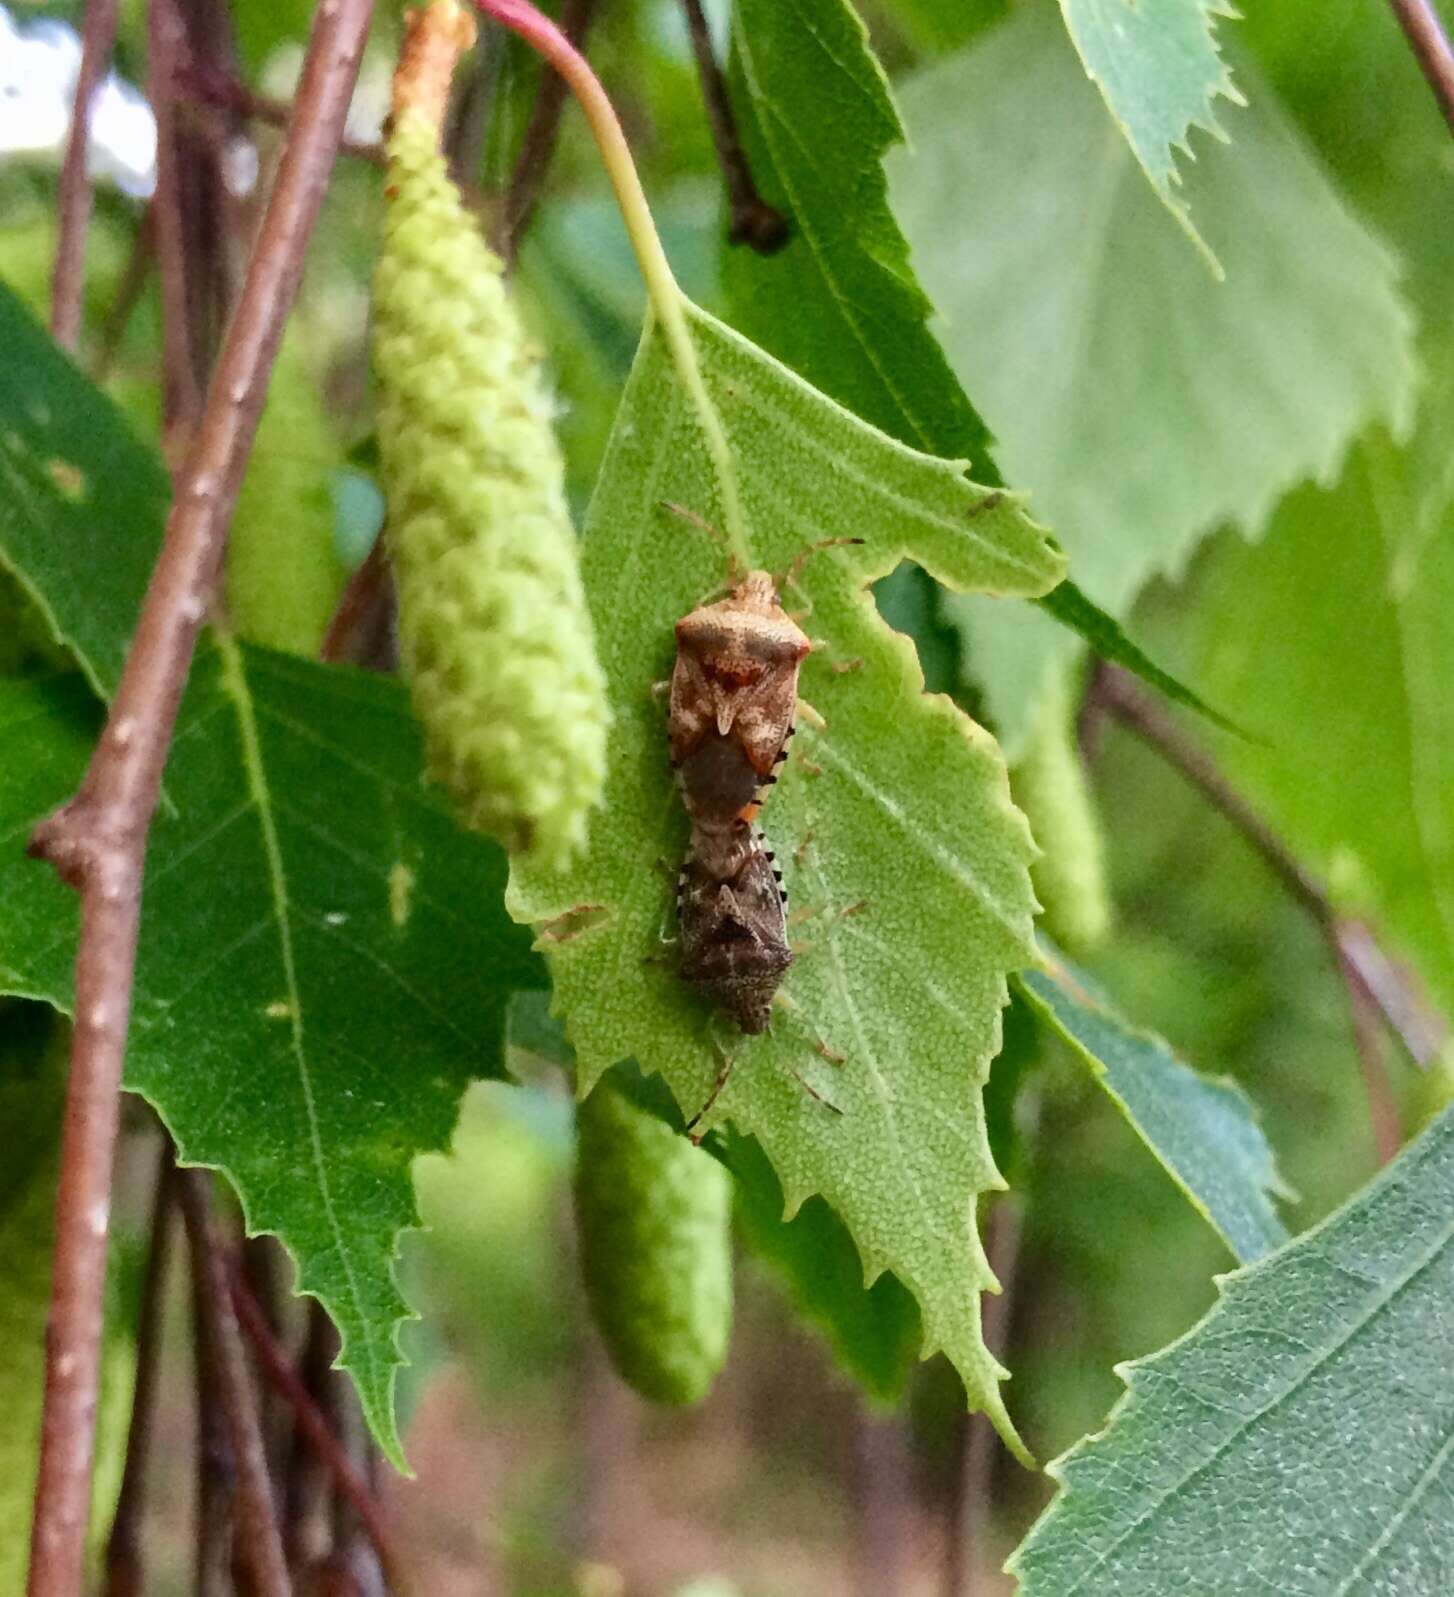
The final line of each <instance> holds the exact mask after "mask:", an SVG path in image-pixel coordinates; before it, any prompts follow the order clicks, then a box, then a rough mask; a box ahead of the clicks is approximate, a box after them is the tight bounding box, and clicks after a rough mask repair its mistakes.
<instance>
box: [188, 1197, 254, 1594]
mask: <svg viewBox="0 0 1454 1597" xmlns="http://www.w3.org/2000/svg"><path fill="white" fill-rule="evenodd" d="M181 1180H182V1177H181V1176H180V1174H179V1175H178V1182H179V1184H180V1182H181ZM189 1254H190V1264H191V1272H192V1395H193V1399H194V1402H195V1404H196V1410H197V1429H196V1437H195V1441H194V1444H193V1471H194V1482H195V1484H194V1487H193V1493H192V1597H232V1570H233V1551H234V1548H233V1509H234V1499H235V1497H236V1489H235V1487H236V1472H235V1470H234V1469H233V1463H232V1440H231V1438H230V1437H229V1435H228V1430H227V1415H226V1412H225V1407H224V1404H222V1403H221V1402H219V1401H218V1397H219V1393H220V1390H221V1385H222V1376H221V1373H220V1367H221V1358H220V1355H219V1352H218V1346H217V1335H216V1329H215V1326H216V1317H215V1315H213V1314H211V1313H210V1312H209V1304H208V1298H209V1296H210V1295H211V1291H212V1285H211V1279H210V1277H209V1275H208V1270H207V1259H206V1250H205V1249H203V1248H199V1247H196V1246H193V1247H191V1248H190V1249H189ZM239 1542H240V1538H239ZM237 1551H238V1552H239V1553H240V1552H241V1551H242V1548H241V1545H239V1546H238V1548H237Z"/></svg>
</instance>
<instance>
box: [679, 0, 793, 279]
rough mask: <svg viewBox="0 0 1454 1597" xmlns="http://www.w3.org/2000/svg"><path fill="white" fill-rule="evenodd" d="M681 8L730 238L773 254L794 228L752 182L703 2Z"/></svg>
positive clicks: (689, 1) (692, 0) (687, 1)
mask: <svg viewBox="0 0 1454 1597" xmlns="http://www.w3.org/2000/svg"><path fill="white" fill-rule="evenodd" d="M682 9H683V10H684V11H685V12H686V14H687V30H688V31H689V32H690V34H691V36H692V52H693V54H694V55H695V56H696V58H697V77H698V79H699V80H700V82H701V85H702V103H703V104H704V105H705V106H706V108H707V121H708V123H709V125H710V126H711V129H712V148H713V149H714V150H715V151H716V152H717V165H718V167H719V168H720V169H721V172H722V182H723V184H724V185H725V187H726V189H727V206H728V218H727V242H728V243H729V244H746V245H747V246H748V247H749V248H750V249H754V250H756V251H757V253H758V254H759V255H775V254H776V253H777V252H778V251H779V250H780V249H781V248H782V247H783V245H784V244H786V243H787V241H788V239H789V238H790V237H791V236H792V228H791V227H790V226H789V224H788V219H787V217H785V216H784V215H783V213H782V212H781V211H779V210H778V209H777V208H776V207H775V206H772V205H769V204H768V203H767V201H766V200H765V199H763V197H762V196H761V195H760V194H759V193H758V192H757V184H756V183H755V182H753V179H752V167H751V166H750V165H749V164H748V160H747V153H746V151H745V150H744V149H743V148H742V139H741V136H740V135H739V134H738V131H737V118H736V117H735V116H734V115H733V114H732V101H731V99H730V98H729V96H728V93H727V80H726V79H725V78H724V77H723V76H722V68H721V67H720V66H718V64H717V57H716V54H715V53H714V52H713V50H712V34H711V30H710V29H709V28H708V27H707V18H706V15H705V13H704V12H703V10H702V0H682Z"/></svg>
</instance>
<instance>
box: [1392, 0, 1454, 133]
mask: <svg viewBox="0 0 1454 1597" xmlns="http://www.w3.org/2000/svg"><path fill="white" fill-rule="evenodd" d="M1388 3H1389V4H1390V5H1391V6H1392V7H1393V14H1394V16H1396V17H1397V18H1398V25H1399V27H1401V28H1402V29H1403V30H1404V37H1405V38H1406V39H1407V40H1408V41H1409V48H1410V49H1411V50H1412V51H1413V52H1414V56H1415V58H1416V59H1417V60H1418V63H1419V66H1420V68H1421V69H1422V71H1423V74H1424V77H1425V78H1426V79H1427V80H1428V84H1429V87H1430V88H1431V89H1432V90H1433V91H1434V98H1435V99H1436V100H1437V101H1438V102H1439V109H1440V110H1441V111H1442V112H1443V113H1444V120H1445V121H1446V122H1447V123H1448V124H1449V131H1450V132H1451V133H1454V50H1451V49H1450V47H1449V36H1448V34H1446V33H1445V32H1444V26H1443V24H1442V23H1441V22H1440V21H1439V13H1438V12H1437V11H1435V10H1434V7H1433V5H1432V4H1431V0H1388Z"/></svg>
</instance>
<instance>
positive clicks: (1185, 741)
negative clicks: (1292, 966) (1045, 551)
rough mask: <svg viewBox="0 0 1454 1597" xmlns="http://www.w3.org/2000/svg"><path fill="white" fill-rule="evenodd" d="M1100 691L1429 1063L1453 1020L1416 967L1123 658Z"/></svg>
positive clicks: (1099, 682) (1418, 1058) (1102, 678)
mask: <svg viewBox="0 0 1454 1597" xmlns="http://www.w3.org/2000/svg"><path fill="white" fill-rule="evenodd" d="M1095 692H1096V694H1097V695H1098V696H1099V697H1100V698H1101V700H1102V701H1103V702H1104V704H1105V706H1106V708H1107V709H1108V710H1109V711H1110V713H1111V714H1112V715H1113V716H1115V718H1116V719H1117V720H1118V721H1120V722H1121V723H1122V724H1123V725H1124V726H1126V727H1127V728H1129V730H1131V731H1132V732H1134V733H1135V734H1136V735H1137V737H1139V738H1141V740H1142V741H1143V742H1145V743H1146V744H1148V745H1149V746H1150V747H1151V748H1153V749H1155V751H1156V752H1157V753H1158V754H1159V755H1160V756H1161V757H1162V759H1164V760H1165V761H1166V762H1167V764H1168V765H1170V766H1172V767H1173V768H1174V769H1175V770H1177V771H1179V772H1180V773H1181V775H1182V776H1183V777H1185V778H1186V780H1187V781H1188V782H1190V783H1191V785H1192V786H1193V787H1195V788H1196V789H1197V790H1198V791H1199V792H1200V793H1201V794H1202V796H1203V797H1204V798H1206V799H1207V800H1208V802H1209V803H1210V804H1211V805H1212V806H1213V808H1215V809H1217V810H1219V811H1220V812H1221V813H1222V814H1223V815H1225V816H1226V818H1227V819H1228V820H1229V821H1230V822H1231V823H1232V825H1233V826H1235V827H1236V828H1237V830H1238V831H1239V832H1241V834H1242V835H1243V837H1245V838H1246V839H1247V841H1248V842H1249V843H1250V844H1251V845H1252V846H1253V848H1255V849H1256V850H1257V852H1258V853H1259V854H1260V855H1261V856H1262V858H1263V859H1264V860H1265V861H1266V863H1267V865H1268V866H1269V868H1270V869H1271V870H1272V872H1273V874H1274V875H1275V876H1276V877H1277V878H1278V880H1279V881H1280V882H1281V883H1282V884H1283V886H1284V888H1286V890H1287V891H1288V892H1289V893H1290V894H1291V895H1292V897H1293V898H1294V899H1296V901H1297V902H1298V903H1299V904H1301V905H1302V906H1303V908H1304V909H1305V910H1306V911H1307V912H1308V914H1309V915H1310V916H1312V918H1313V920H1314V921H1315V922H1316V923H1317V925H1318V927H1319V929H1320V930H1321V931H1322V933H1323V935H1324V936H1325V937H1327V939H1328V941H1329V944H1330V946H1331V947H1332V950H1333V953H1334V955H1335V956H1336V958H1337V960H1338V964H1339V968H1340V969H1341V970H1343V971H1344V972H1345V973H1346V974H1348V975H1349V976H1350V978H1351V979H1356V980H1357V982H1358V984H1359V986H1360V988H1361V990H1362V991H1363V992H1365V993H1366V994H1367V996H1368V998H1369V1000H1370V1001H1371V1002H1372V1003H1373V1004H1374V1005H1375V1006H1376V1007H1377V1009H1378V1011H1379V1013H1380V1014H1381V1015H1382V1016H1383V1019H1384V1021H1385V1023H1386V1024H1387V1025H1388V1026H1389V1027H1390V1029H1391V1030H1392V1031H1393V1032H1394V1034H1395V1035H1396V1036H1397V1037H1398V1038H1399V1039H1400V1040H1401V1041H1402V1043H1403V1045H1404V1047H1405V1048H1406V1049H1407V1050H1408V1052H1409V1055H1410V1057H1411V1058H1412V1059H1413V1060H1414V1061H1415V1063H1416V1064H1419V1065H1421V1066H1424V1067H1427V1066H1428V1065H1429V1064H1430V1063H1431V1062H1432V1060H1433V1059H1434V1057H1435V1055H1437V1054H1438V1052H1439V1050H1440V1049H1441V1048H1442V1047H1443V1045H1444V1039H1445V1037H1446V1036H1447V1035H1448V1028H1447V1026H1446V1025H1445V1023H1444V1021H1443V1019H1442V1018H1441V1017H1440V1016H1438V1015H1436V1014H1435V1013H1433V1011H1432V1010H1431V1009H1430V1007H1429V1005H1428V1003H1427V1001H1426V1000H1425V998H1424V997H1423V994H1422V993H1421V991H1420V990H1419V987H1418V984H1417V983H1416V981H1415V979H1414V977H1413V975H1412V973H1411V972H1409V971H1407V970H1404V969H1403V968H1402V967H1401V966H1400V965H1398V964H1397V963H1395V962H1394V961H1393V960H1391V959H1390V958H1389V957H1388V956H1387V955H1386V954H1385V953H1384V952H1383V950H1382V949H1381V948H1380V947H1379V946H1378V943H1377V941H1376V940H1375V939H1374V937H1373V935H1372V933H1371V932H1370V931H1369V930H1368V928H1367V927H1366V926H1364V925H1363V924H1362V923H1361V922H1359V921H1354V920H1351V919H1349V918H1347V917H1344V916H1342V915H1341V914H1340V913H1339V911H1338V909H1337V906H1336V905H1335V904H1334V903H1333V900H1332V899H1331V898H1330V897H1329V895H1328V891H1327V889H1326V887H1325V886H1324V885H1323V883H1322V882H1321V881H1320V880H1319V879H1318V877H1317V876H1316V875H1315V874H1314V873H1313V872H1312V871H1310V870H1309V869H1308V868H1307V867H1306V866H1305V865H1304V864H1303V863H1302V861H1301V860H1299V859H1298V857H1297V856H1296V855H1295V854H1294V853H1293V852H1292V850H1291V849H1289V848H1288V846H1287V844H1286V843H1284V842H1283V840H1282V839H1281V838H1280V837H1279V836H1278V835H1277V833H1276V832H1275V831H1274V830H1273V828H1272V827H1270V826H1269V825H1268V824H1267V822H1266V821H1265V820H1264V819H1263V818H1262V816H1261V815H1259V814H1258V813H1257V811H1256V810H1255V809H1254V808H1253V806H1252V805H1251V804H1249V803H1248V801H1247V800H1246V799H1245V798H1244V797H1243V796H1242V794H1241V793H1239V792H1238V791H1237V789H1236V788H1235V787H1233V786H1232V784H1231V783H1230V782H1229V781H1228V780H1227V778H1226V776H1225V775H1224V774H1223V773H1222V771H1221V769H1220V767H1219V766H1218V765H1217V763H1216V761H1215V760H1214V759H1213V758H1212V757H1211V755H1210V754H1209V753H1208V752H1207V751H1206V750H1205V749H1204V748H1202V747H1201V745H1200V744H1197V743H1195V742H1193V741H1192V740H1191V739H1190V738H1188V737H1187V736H1186V734H1185V733H1183V732H1182V730H1181V728H1180V727H1179V726H1177V724H1176V722H1175V721H1173V720H1172V718H1171V715H1170V714H1169V712H1168V711H1167V709H1166V707H1165V706H1164V705H1163V704H1162V703H1161V702H1160V700H1159V699H1156V698H1155V697H1153V695H1152V694H1150V693H1148V692H1147V691H1146V690H1145V689H1144V688H1143V687H1142V686H1141V685H1140V683H1138V682H1137V681H1136V679H1135V678H1134V677H1133V676H1131V675H1130V674H1129V673H1128V672H1126V671H1123V670H1121V669H1120V667H1118V666H1109V665H1108V666H1105V667H1103V668H1102V669H1101V670H1100V671H1099V672H1098V673H1097V676H1096V682H1095Z"/></svg>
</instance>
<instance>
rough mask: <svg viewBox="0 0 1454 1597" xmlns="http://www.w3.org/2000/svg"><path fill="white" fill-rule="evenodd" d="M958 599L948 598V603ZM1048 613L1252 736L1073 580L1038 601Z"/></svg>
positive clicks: (1221, 722) (1102, 651) (1217, 720)
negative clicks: (1143, 646) (1177, 675)
mask: <svg viewBox="0 0 1454 1597" xmlns="http://www.w3.org/2000/svg"><path fill="white" fill-rule="evenodd" d="M957 602H958V600H957V598H956V599H951V600H946V605H948V604H955V603H957ZM1035 603H1036V604H1038V605H1039V606H1040V608H1041V609H1042V610H1044V611H1045V612H1046V614H1047V615H1052V616H1054V617H1055V619H1056V620H1057V621H1058V622H1060V624H1061V625H1062V626H1065V627H1069V628H1070V630H1071V631H1072V632H1075V633H1078V634H1079V635H1080V636H1081V637H1082V638H1084V639H1085V641H1086V642H1087V643H1088V644H1090V646H1091V648H1092V649H1094V650H1095V652H1096V653H1097V654H1098V655H1100V657H1101V658H1102V659H1103V660H1109V661H1110V662H1111V664H1112V665H1119V666H1122V667H1124V668H1125V669H1126V670H1127V671H1130V672H1131V673H1132V675H1134V676H1138V677H1140V678H1141V680H1142V681H1143V682H1146V683H1149V684H1150V685H1151V686H1152V687H1153V688H1156V689H1157V690H1158V691H1159V692H1161V693H1164V694H1165V695H1166V697H1167V698H1168V699H1170V700H1171V701H1172V703H1173V704H1184V705H1185V706H1186V707H1187V709H1189V710H1195V711H1196V713H1197V714H1198V715H1201V716H1205V717H1206V719H1207V720H1208V721H1210V722H1211V723H1212V725H1213V726H1219V727H1221V728H1222V730H1223V731H1224V732H1232V733H1235V734H1236V735H1237V736H1238V737H1242V738H1245V737H1247V736H1249V734H1248V733H1246V732H1244V731H1243V730H1242V728H1241V727H1239V726H1238V725H1237V723H1236V722H1235V721H1232V720H1229V719H1228V718H1227V717H1226V716H1225V715H1223V714H1222V713H1221V711H1220V710H1214V709H1213V708H1212V707H1211V705H1210V704H1208V703H1207V701H1206V700H1205V699H1203V698H1202V697H1201V695H1200V694H1198V693H1194V692H1193V691H1192V689H1191V688H1189V687H1187V686H1186V684H1185V683H1183V682H1178V681H1177V679H1176V678H1175V677H1174V676H1172V675H1171V673H1170V672H1169V671H1163V670H1162V669H1161V667H1160V666H1159V665H1157V663H1156V662H1155V661H1154V660H1153V659H1151V657H1150V656H1149V655H1148V654H1146V653H1145V651H1144V650H1142V649H1141V648H1140V647H1138V645H1136V644H1135V643H1133V642H1132V641H1131V639H1130V638H1128V637H1127V636H1126V632H1125V629H1124V628H1123V627H1122V626H1121V625H1120V623H1119V622H1118V621H1117V620H1116V619H1115V617H1114V616H1109V615H1107V614H1106V612H1105V611H1104V610H1102V609H1101V608H1100V607H1099V606H1098V605H1094V604H1092V603H1091V601H1090V600H1089V599H1087V598H1086V596H1085V595H1084V594H1083V593H1082V592H1081V591H1080V589H1079V588H1077V587H1076V585H1075V584H1074V583H1073V582H1070V581H1066V582H1062V583H1061V584H1060V585H1059V586H1058V587H1055V588H1052V589H1051V590H1050V592H1049V593H1047V594H1044V595H1042V596H1041V597H1040V598H1039V599H1037V600H1036V601H1035Z"/></svg>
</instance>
